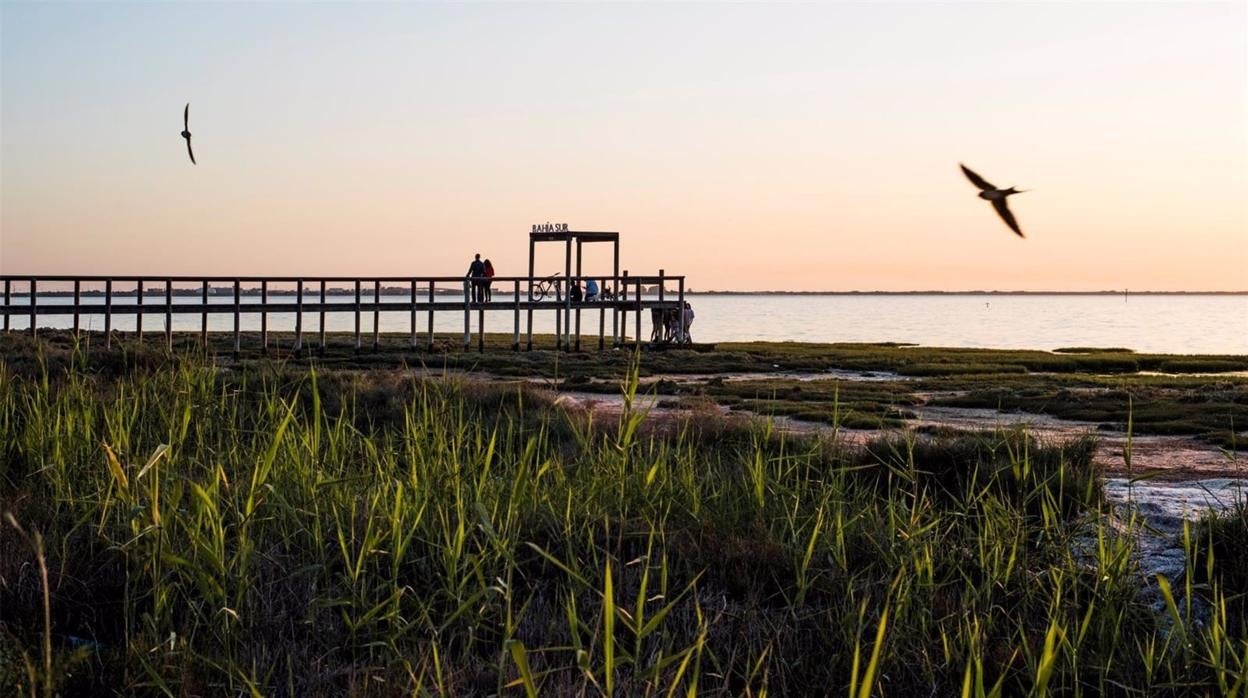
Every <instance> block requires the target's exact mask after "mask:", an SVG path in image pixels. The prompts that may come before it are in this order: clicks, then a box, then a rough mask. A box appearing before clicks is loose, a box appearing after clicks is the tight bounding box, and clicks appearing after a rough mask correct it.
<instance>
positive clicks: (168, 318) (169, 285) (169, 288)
mask: <svg viewBox="0 0 1248 698" xmlns="http://www.w3.org/2000/svg"><path fill="white" fill-rule="evenodd" d="M165 348H166V349H168V350H169V351H173V279H165Z"/></svg>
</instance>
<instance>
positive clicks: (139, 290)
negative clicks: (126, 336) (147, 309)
mask: <svg viewBox="0 0 1248 698" xmlns="http://www.w3.org/2000/svg"><path fill="white" fill-rule="evenodd" d="M134 295H135V296H137V297H138V301H137V302H136V305H137V306H138V309H137V310H135V311H134V338H135V340H137V341H138V343H139V344H142V343H143V279H139V281H138V285H137V287H136V288H135V291H134Z"/></svg>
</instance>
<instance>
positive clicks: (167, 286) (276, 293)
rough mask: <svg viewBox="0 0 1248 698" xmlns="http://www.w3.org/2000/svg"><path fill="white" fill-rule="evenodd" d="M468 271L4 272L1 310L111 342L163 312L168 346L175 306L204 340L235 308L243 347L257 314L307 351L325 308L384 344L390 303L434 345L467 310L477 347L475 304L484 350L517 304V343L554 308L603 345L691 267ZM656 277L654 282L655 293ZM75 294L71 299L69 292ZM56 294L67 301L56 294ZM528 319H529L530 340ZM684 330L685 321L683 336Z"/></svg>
mask: <svg viewBox="0 0 1248 698" xmlns="http://www.w3.org/2000/svg"><path fill="white" fill-rule="evenodd" d="M578 257H579V254H578ZM578 266H579V259H578ZM591 279H592V280H593V281H595V282H596V283H597V284H598V287H599V288H600V289H607V288H610V289H612V290H614V291H615V293H614V295H613V296H612V297H610V298H609V299H608V300H594V301H589V302H582V303H573V302H572V300H571V298H570V296H569V294H568V289H569V288H570V287H571V284H572V282H579V283H580V284H581V286H582V287H583V286H584V285H585V283H586V282H588V281H589V280H591ZM470 281H471V280H470V279H468V278H466V277H458V276H437V277H429V276H425V277H415V276H414V277H393V276H382V277H342V276H333V277H313V278H304V277H276V276H274V277H265V276H239V277H220V276H165V277H160V276H56V275H38V276H30V275H0V282H3V291H4V295H3V305H0V315H2V316H3V324H4V331H5V332H9V331H11V330H10V328H11V325H12V324H13V323H12V319H13V318H15V317H17V318H27V319H28V324H27V327H26V328H25V329H26V331H28V332H29V333H30V334H31V336H37V334H38V331H39V319H40V318H47V317H49V316H59V317H67V316H72V329H73V331H74V333H76V334H77V333H79V332H81V331H82V322H83V319H84V318H96V317H99V318H102V319H103V324H104V337H105V345H106V346H111V343H112V340H113V335H114V333H115V332H116V330H114V322H113V321H114V318H117V317H133V318H134V319H135V330H134V332H135V334H136V335H137V336H138V337H139V338H140V339H142V338H143V336H144V327H143V323H144V318H148V319H151V318H152V317H153V316H155V317H156V318H161V319H163V328H161V329H159V330H157V331H159V332H162V333H163V336H164V341H165V343H166V346H168V347H170V348H172V346H173V335H174V330H173V325H174V321H173V319H174V316H187V315H191V316H199V318H200V325H199V332H198V334H199V336H200V341H202V342H203V343H204V344H205V345H207V343H208V336H209V334H210V330H209V327H208V317H209V316H210V315H219V314H228V315H232V316H233V321H234V322H233V329H232V332H233V336H234V351H235V352H237V351H239V350H240V349H241V348H242V335H243V329H242V318H243V317H244V316H248V317H257V316H258V318H259V320H260V337H261V340H260V341H261V344H262V348H263V349H266V350H267V349H268V348H269V333H270V331H274V332H293V333H294V347H293V348H294V350H295V351H296V352H301V351H304V350H307V349H309V348H312V347H309V346H307V345H308V343H309V342H308V335H311V334H315V335H316V336H317V337H318V340H319V341H318V342H317V345H316V347H315V348H319V349H323V348H324V347H325V346H326V342H327V332H326V317H327V316H330V315H342V314H348V315H352V316H354V328H355V329H354V342H355V348H356V349H357V350H359V349H361V348H362V346H363V345H362V337H361V319H362V318H363V317H365V316H367V315H368V314H369V313H371V314H372V316H373V317H372V325H373V328H372V346H373V348H377V347H378V345H379V335H380V329H379V324H380V322H379V321H380V316H381V313H383V312H385V313H395V312H402V313H406V314H408V316H409V317H410V328H409V331H410V343H411V346H412V348H419V347H420V346H421V340H422V339H424V343H425V344H426V346H428V347H432V346H433V341H434V317H435V315H436V314H438V313H443V314H445V313H454V314H459V315H462V316H463V323H464V324H463V346H464V349H465V350H471V348H472V335H473V319H474V318H473V315H474V314H475V315H476V318H475V319H476V335H477V349H478V351H484V349H485V332H486V318H487V316H488V317H491V318H494V317H496V316H498V315H505V314H510V315H511V323H510V326H511V329H512V349H513V350H519V349H521V348H522V346H523V348H525V349H529V350H531V349H533V317H534V313H547V312H548V313H553V314H554V316H555V327H556V331H555V335H556V337H557V344H558V348H560V349H564V350H580V349H581V348H582V336H583V335H582V327H583V326H582V320H583V319H584V318H585V317H586V316H588V318H589V324H590V325H591V327H590V337H591V338H592V337H594V336H596V337H597V348H598V349H604V348H606V347H607V346H608V345H609V346H612V347H618V346H621V345H623V344H624V343H625V342H626V331H627V328H628V323H629V322H630V321H631V322H632V323H633V327H634V334H633V337H634V339H636V340H640V338H641V337H642V336H643V335H642V321H643V316H645V315H648V314H650V311H652V310H654V309H659V310H664V311H674V310H675V311H678V310H679V309H680V308H683V307H684V300H685V277H683V276H667V275H666V274H665V273H664V272H663V271H662V270H660V272H659V274H658V275H657V276H630V275H629V273H628V272H627V271H625V272H624V273H623V274H620V275H618V276H597V275H595V276H588V275H587V276H571V277H569V276H566V275H565V276H555V277H546V278H534V277H533V276H526V277H518V276H496V277H493V278H492V280H491V281H492V288H493V290H494V291H495V292H497V293H498V294H499V295H508V296H509V297H508V298H506V299H503V300H496V301H493V302H474V301H473V298H472V295H471V290H472V286H471V283H470ZM669 284H674V285H675V289H674V290H672V289H668V288H667V287H668V285H669ZM655 287H657V289H656V290H655V292H653V293H650V291H651V289H655ZM647 293H649V295H647ZM70 298H72V302H66V301H67V300H68V299H70ZM97 298H98V299H102V303H101V302H86V301H88V300H94V299H97ZM53 299H58V301H59V302H52V301H53ZM253 299H254V300H253ZM331 299H345V300H331ZM214 301H215V302H214ZM630 313H631V315H630ZM277 314H293V315H294V317H293V320H292V324H293V326H292V327H273V326H272V323H271V317H270V316H273V315H277ZM309 315H312V316H313V318H314V320H315V322H316V324H315V327H314V328H312V329H311V330H309V328H306V327H304V323H305V318H307V316H309ZM595 315H597V320H598V326H597V332H596V333H594V332H593V331H592V321H593V319H594V316H595ZM608 318H609V319H608ZM522 319H525V322H524V323H523V330H524V332H523V335H524V337H525V341H524V342H523V343H522V342H521V337H522V332H521V330H522V326H521V325H522V323H521V320H522ZM419 320H424V322H423V323H420V322H418V321H419ZM158 322H159V320H158ZM227 331H228V330H227ZM608 331H609V333H608ZM213 332H220V330H214V331H213ZM680 339H682V337H680V330H679V329H678V330H677V341H679V340H680ZM608 342H609V344H608Z"/></svg>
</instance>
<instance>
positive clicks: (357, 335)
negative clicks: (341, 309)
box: [355, 279, 360, 354]
mask: <svg viewBox="0 0 1248 698" xmlns="http://www.w3.org/2000/svg"><path fill="white" fill-rule="evenodd" d="M355 353H357V354H358V353H360V280H359V279H356V280H355Z"/></svg>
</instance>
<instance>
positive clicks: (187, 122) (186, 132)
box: [182, 102, 195, 165]
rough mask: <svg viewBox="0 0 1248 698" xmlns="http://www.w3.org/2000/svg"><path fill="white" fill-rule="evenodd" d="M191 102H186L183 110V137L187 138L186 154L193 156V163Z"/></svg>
mask: <svg viewBox="0 0 1248 698" xmlns="http://www.w3.org/2000/svg"><path fill="white" fill-rule="evenodd" d="M190 129H191V103H190V102H187V103H186V109H183V110H182V137H183V138H185V139H186V154H187V155H190V156H191V164H192V165H194V164H195V151H194V150H191V131H190Z"/></svg>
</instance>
